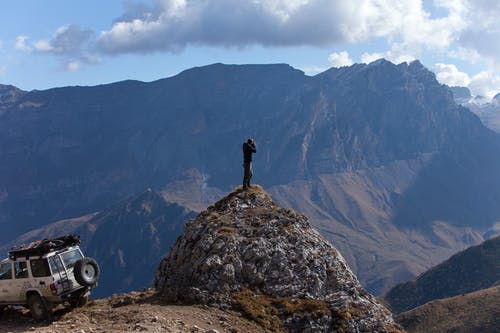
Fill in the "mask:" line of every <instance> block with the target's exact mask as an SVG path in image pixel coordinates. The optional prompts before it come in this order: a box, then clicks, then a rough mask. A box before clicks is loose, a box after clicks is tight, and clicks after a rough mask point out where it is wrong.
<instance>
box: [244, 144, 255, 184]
mask: <svg viewBox="0 0 500 333" xmlns="http://www.w3.org/2000/svg"><path fill="white" fill-rule="evenodd" d="M256 152H257V149H256V147H255V141H254V140H253V139H248V140H247V142H245V143H243V168H244V169H245V170H244V174H243V189H244V190H246V189H248V188H249V187H250V179H251V178H252V175H253V173H252V154H254V153H256Z"/></svg>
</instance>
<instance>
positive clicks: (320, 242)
mask: <svg viewBox="0 0 500 333" xmlns="http://www.w3.org/2000/svg"><path fill="white" fill-rule="evenodd" d="M154 284H155V287H156V288H157V289H158V290H159V291H160V294H161V295H162V297H163V298H164V299H165V300H166V301H168V302H180V303H187V304H192V303H201V304H209V305H213V306H216V307H220V308H232V309H237V310H241V311H243V312H244V313H246V315H247V316H250V317H252V318H253V319H255V320H256V321H258V322H259V323H261V324H262V325H263V326H265V327H266V328H269V329H273V330H287V331H290V332H305V331H314V332H327V331H339V332H392V331H398V326H397V325H396V324H395V323H394V321H393V319H392V316H391V314H390V312H389V311H388V310H387V309H385V308H384V307H383V306H382V305H381V304H379V303H378V302H377V300H376V299H375V298H374V297H373V296H372V295H370V294H369V293H368V292H366V291H365V290H364V289H363V288H362V287H361V285H360V284H359V282H358V280H357V279H356V277H355V276H354V274H353V273H352V272H351V270H350V269H349V267H348V266H347V264H346V262H345V260H344V259H343V258H342V256H341V255H340V253H338V251H337V250H336V249H335V248H334V247H333V246H332V245H331V244H330V243H329V242H328V241H327V240H326V239H325V238H323V237H322V236H321V235H320V234H319V233H318V232H316V231H315V230H314V229H313V228H312V227H311V225H310V223H309V221H308V219H307V217H305V216H304V215H302V214H300V213H297V212H295V211H293V210H290V209H285V208H281V207H279V206H278V205H276V204H275V203H274V202H273V200H272V199H271V198H270V196H269V195H268V194H267V193H266V192H264V191H263V190H262V189H261V188H260V187H258V186H254V187H252V188H251V189H250V190H248V191H242V190H240V189H237V190H235V191H234V192H232V193H231V194H229V195H228V196H227V197H225V198H223V199H222V200H220V201H218V202H217V203H215V204H214V205H212V206H210V207H208V209H207V210H205V211H203V212H202V213H200V214H199V215H198V216H197V217H196V219H194V220H191V221H189V222H187V223H186V225H185V229H184V232H183V234H182V235H181V237H179V238H178V239H177V241H176V243H175V244H174V245H173V247H172V249H171V250H170V252H169V254H168V256H167V257H166V258H164V259H163V260H162V261H161V263H160V265H159V267H158V270H157V273H156V277H155V282H154Z"/></svg>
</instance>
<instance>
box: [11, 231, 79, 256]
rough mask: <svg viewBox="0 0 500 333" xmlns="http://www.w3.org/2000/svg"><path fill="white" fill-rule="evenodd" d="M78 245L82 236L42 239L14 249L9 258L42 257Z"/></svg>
mask: <svg viewBox="0 0 500 333" xmlns="http://www.w3.org/2000/svg"><path fill="white" fill-rule="evenodd" d="M78 244H80V236H78V235H65V236H61V237H57V238H52V239H42V240H40V241H36V242H32V243H30V244H29V245H24V244H23V245H20V246H17V247H13V248H12V249H11V250H10V251H9V258H10V259H12V260H15V259H16V258H20V257H29V256H37V255H40V256H41V255H44V254H46V253H49V252H51V251H57V250H61V249H63V248H65V247H68V246H73V245H78Z"/></svg>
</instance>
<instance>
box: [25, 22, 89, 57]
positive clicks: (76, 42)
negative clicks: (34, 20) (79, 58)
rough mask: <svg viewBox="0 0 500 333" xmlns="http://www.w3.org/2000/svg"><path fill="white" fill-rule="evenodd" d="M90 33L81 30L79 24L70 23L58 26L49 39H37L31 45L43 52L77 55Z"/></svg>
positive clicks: (84, 45) (87, 40)
mask: <svg viewBox="0 0 500 333" xmlns="http://www.w3.org/2000/svg"><path fill="white" fill-rule="evenodd" d="M92 35H93V32H92V31H90V30H82V29H81V28H80V27H79V26H77V25H74V24H72V25H67V26H62V27H59V28H58V29H57V30H56V32H55V33H54V35H53V36H52V38H51V39H50V40H46V39H42V40H38V41H36V42H35V43H34V44H33V46H34V47H35V50H37V51H38V52H43V53H53V54H61V55H79V54H81V53H82V49H83V48H85V47H86V44H87V43H88V42H89V41H90V38H91V36H92Z"/></svg>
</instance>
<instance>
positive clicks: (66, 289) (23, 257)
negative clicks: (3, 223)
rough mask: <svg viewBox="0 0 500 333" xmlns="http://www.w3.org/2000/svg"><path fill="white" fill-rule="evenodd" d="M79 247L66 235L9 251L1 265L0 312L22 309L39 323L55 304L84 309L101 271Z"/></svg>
mask: <svg viewBox="0 0 500 333" xmlns="http://www.w3.org/2000/svg"><path fill="white" fill-rule="evenodd" d="M79 244H80V237H78V236H75V235H67V236H62V237H58V238H54V239H44V240H42V241H37V242H33V243H31V244H30V245H28V246H19V247H16V248H13V249H12V250H11V251H9V256H8V258H6V259H4V260H2V261H0V311H1V310H2V308H3V307H5V306H8V305H22V306H25V307H28V308H29V309H30V312H31V315H32V316H33V318H35V319H36V320H42V319H46V318H48V317H49V316H50V315H51V314H52V306H53V305H55V304H58V303H63V302H68V303H70V304H71V305H72V306H74V307H77V306H83V305H85V303H86V302H87V299H88V296H89V294H90V291H91V289H92V288H94V287H95V286H97V280H98V279H99V273H100V271H99V265H98V264H97V262H96V261H95V260H94V259H92V258H86V257H85V256H84V255H83V253H82V251H81V249H80V247H79Z"/></svg>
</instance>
